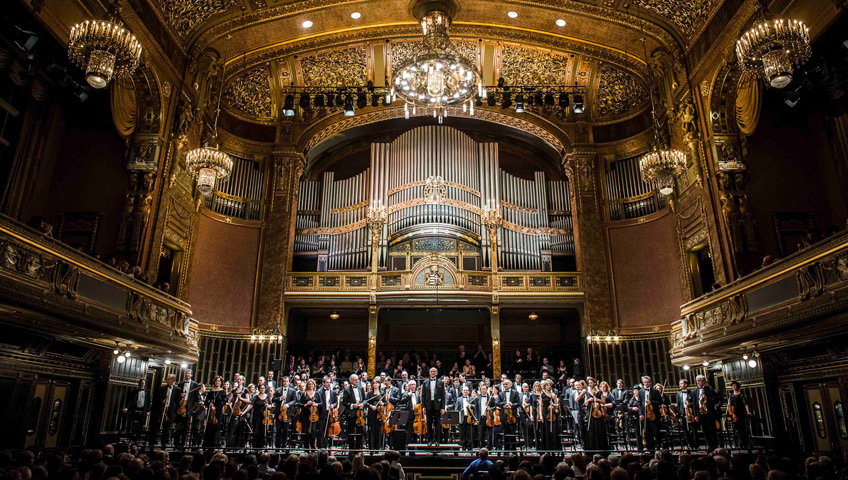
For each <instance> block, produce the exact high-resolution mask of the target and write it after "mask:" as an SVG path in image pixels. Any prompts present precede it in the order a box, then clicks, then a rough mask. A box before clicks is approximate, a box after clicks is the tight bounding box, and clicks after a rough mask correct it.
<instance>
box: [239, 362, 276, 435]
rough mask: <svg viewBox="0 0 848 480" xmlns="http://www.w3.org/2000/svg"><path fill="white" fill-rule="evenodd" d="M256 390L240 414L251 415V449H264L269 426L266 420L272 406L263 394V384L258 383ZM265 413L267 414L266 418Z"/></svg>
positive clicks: (265, 394) (266, 395)
mask: <svg viewBox="0 0 848 480" xmlns="http://www.w3.org/2000/svg"><path fill="white" fill-rule="evenodd" d="M260 378H261V377H260ZM256 389H257V393H256V395H253V397H252V398H251V399H250V403H249V404H248V405H247V408H245V409H244V410H243V411H242V412H241V415H242V416H247V415H248V414H252V420H251V423H252V429H251V430H252V431H253V439H252V441H251V444H250V445H251V447H253V448H264V447H265V442H266V441H267V438H268V434H269V433H270V432H269V431H268V426H269V425H268V421H267V419H269V418H270V409H269V408H270V406H271V405H272V404H271V399H270V398H269V397H268V394H267V393H265V382H262V383H259V386H258V387H256ZM266 412H267V413H268V414H269V415H268V416H267V417H266ZM272 424H273V423H272Z"/></svg>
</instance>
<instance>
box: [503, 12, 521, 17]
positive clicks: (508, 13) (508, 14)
mask: <svg viewBox="0 0 848 480" xmlns="http://www.w3.org/2000/svg"><path fill="white" fill-rule="evenodd" d="M506 15H507V16H508V17H509V18H516V17H518V12H513V11H509V12H507V14H506Z"/></svg>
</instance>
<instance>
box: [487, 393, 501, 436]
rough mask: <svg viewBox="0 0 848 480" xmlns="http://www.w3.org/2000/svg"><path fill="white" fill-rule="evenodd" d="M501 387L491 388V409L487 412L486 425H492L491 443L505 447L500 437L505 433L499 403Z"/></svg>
mask: <svg viewBox="0 0 848 480" xmlns="http://www.w3.org/2000/svg"><path fill="white" fill-rule="evenodd" d="M500 394H501V389H500V387H499V386H498V385H492V386H491V387H490V388H489V405H490V406H489V409H488V411H487V412H486V413H487V414H486V425H487V426H489V427H490V430H491V434H490V435H489V445H492V446H493V447H494V446H498V447H501V448H502V449H503V445H501V442H500V439H501V435H502V434H503V423H501V407H500V404H499V403H498V398H499V397H500Z"/></svg>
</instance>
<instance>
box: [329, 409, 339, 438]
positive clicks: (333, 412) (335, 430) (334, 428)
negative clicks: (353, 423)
mask: <svg viewBox="0 0 848 480" xmlns="http://www.w3.org/2000/svg"><path fill="white" fill-rule="evenodd" d="M327 423H328V424H329V425H330V426H329V427H328V429H327V436H328V437H338V436H339V434H340V433H342V426H341V424H339V407H333V408H331V409H330V413H329V416H328V418H327Z"/></svg>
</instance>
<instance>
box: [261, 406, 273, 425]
mask: <svg viewBox="0 0 848 480" xmlns="http://www.w3.org/2000/svg"><path fill="white" fill-rule="evenodd" d="M262 415H263V417H264V418H262V424H263V425H268V426H269V427H270V426H272V425H274V416H273V415H271V409H270V408H266V409H265V412H263V414H262Z"/></svg>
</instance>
